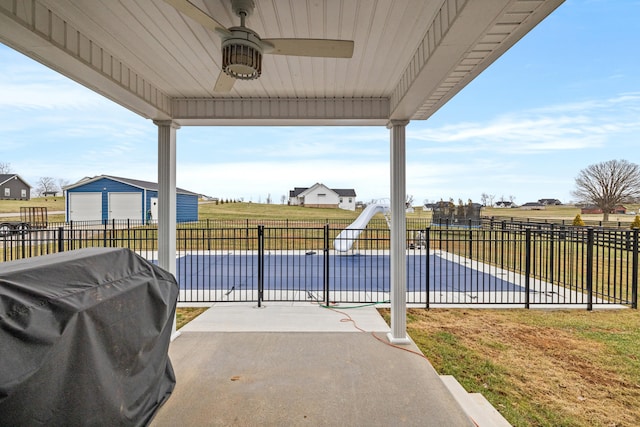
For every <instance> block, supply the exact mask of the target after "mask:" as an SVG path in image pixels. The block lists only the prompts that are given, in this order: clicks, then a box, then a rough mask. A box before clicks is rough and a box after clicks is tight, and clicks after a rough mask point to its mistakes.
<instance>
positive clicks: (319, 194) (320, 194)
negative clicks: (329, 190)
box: [318, 193, 326, 197]
mask: <svg viewBox="0 0 640 427" xmlns="http://www.w3.org/2000/svg"><path fill="white" fill-rule="evenodd" d="M324 196H326V194H325V193H318V197H324Z"/></svg>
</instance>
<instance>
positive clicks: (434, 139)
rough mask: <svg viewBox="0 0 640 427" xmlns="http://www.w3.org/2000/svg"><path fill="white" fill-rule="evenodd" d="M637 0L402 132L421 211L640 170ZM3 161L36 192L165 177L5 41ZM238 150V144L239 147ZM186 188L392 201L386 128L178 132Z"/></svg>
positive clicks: (86, 98) (550, 32) (567, 195)
mask: <svg viewBox="0 0 640 427" xmlns="http://www.w3.org/2000/svg"><path fill="white" fill-rule="evenodd" d="M638 17H640V1H638V0H567V1H566V2H565V3H564V4H563V5H562V6H560V8H559V9H557V10H556V11H555V12H554V13H553V14H552V15H551V16H549V17H548V18H547V19H546V20H545V21H544V22H542V23H541V24H540V25H538V27H536V28H535V29H533V31H531V32H530V33H529V34H528V35H526V36H525V37H524V38H523V39H522V40H521V41H520V42H519V43H518V44H516V46H514V47H513V48H511V49H510V50H509V51H508V52H507V53H505V54H504V55H503V56H502V57H501V58H500V59H498V61H496V62H495V63H494V64H493V65H491V66H490V67H489V68H488V69H487V70H486V71H485V72H484V73H483V74H482V75H480V76H479V77H478V78H477V79H476V80H474V81H473V82H471V83H470V84H469V85H468V86H467V87H466V88H465V89H463V90H462V91H461V92H460V93H459V94H458V95H457V96H456V97H454V98H453V99H452V100H451V101H450V102H449V103H448V104H447V105H446V106H444V107H443V108H442V109H441V110H439V111H438V112H437V113H436V114H435V115H433V116H432V117H431V118H430V119H429V120H426V121H414V122H411V123H410V124H409V126H408V127H407V193H408V194H409V195H412V196H413V198H414V200H415V202H416V203H421V202H423V201H424V200H433V201H435V200H440V199H441V198H442V199H445V200H446V199H449V198H453V199H454V200H456V201H457V200H458V199H462V200H465V201H466V200H468V199H471V200H473V201H480V197H481V194H482V193H487V194H490V195H493V196H495V200H496V201H497V200H500V199H501V198H504V199H505V200H509V199H510V198H513V199H514V201H515V202H516V203H517V204H523V203H526V202H529V201H535V200H538V199H540V198H557V199H560V200H561V201H563V202H565V203H566V202H569V201H571V200H572V196H571V192H572V190H573V189H574V179H575V177H576V176H577V174H578V172H579V171H580V170H581V169H584V168H585V167H587V166H588V165H590V164H593V163H598V162H602V161H606V160H611V159H625V160H628V161H630V162H633V163H638V164H640V54H639V53H638V52H639V47H638V46H640V29H639V28H638ZM0 117H1V118H2V129H1V130H0V162H2V163H9V164H10V166H11V169H12V172H14V173H18V174H19V175H20V176H22V177H23V178H24V179H25V180H26V181H27V182H29V183H30V184H31V185H32V186H35V185H36V184H37V182H38V180H39V179H40V178H41V177H45V176H46V177H53V178H55V179H56V181H60V180H62V181H65V182H67V183H73V182H75V181H77V180H79V179H81V178H82V177H85V176H94V175H100V174H108V175H116V176H123V177H128V178H133V179H142V180H148V181H156V180H157V166H156V161H157V149H156V144H157V128H156V126H155V125H153V123H152V122H151V121H149V120H146V119H143V118H141V117H139V116H137V115H135V114H134V113H131V112H129V111H127V110H125V109H124V108H122V107H119V106H118V105H116V104H113V103H112V102H110V101H108V100H106V99H104V98H102V97H100V96H99V95H96V94H94V93H93V92H91V91H89V90H88V89H85V88H83V87H82V86H80V85H78V84H76V83H74V82H72V81H71V80H69V79H67V78H66V77H64V76H61V75H58V74H56V73H55V72H53V71H51V70H49V69H47V68H46V67H44V66H41V65H40V64H38V63H37V62H34V61H32V60H30V59H29V58H26V57H24V56H23V55H21V54H19V53H17V52H15V51H13V50H12V49H10V48H8V47H6V46H4V45H2V44H0ZM229 141H235V143H233V144H230V143H229ZM177 157H178V167H177V184H178V186H179V187H182V188H185V189H188V190H191V191H194V192H198V193H203V194H207V195H210V196H217V197H223V198H235V199H239V198H242V199H244V200H245V201H253V202H265V201H266V199H267V197H268V196H269V195H270V196H271V198H272V200H273V202H274V203H280V200H281V197H282V196H283V195H286V194H288V191H289V190H290V189H293V187H295V186H311V185H313V184H314V183H316V182H321V183H324V184H325V185H327V186H328V187H331V188H354V189H355V190H356V192H357V194H358V197H357V198H358V200H362V201H370V200H372V199H379V198H388V197H389V133H388V130H387V129H385V128H383V127H365V128H362V127H357V128H355V127H351V128H350V127H328V128H319V127H276V128H267V127H260V128H256V127H247V128H239V127H217V128H203V127H183V128H181V129H180V130H178V147H177Z"/></svg>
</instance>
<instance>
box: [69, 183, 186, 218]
mask: <svg viewBox="0 0 640 427" xmlns="http://www.w3.org/2000/svg"><path fill="white" fill-rule="evenodd" d="M64 190H65V192H66V193H67V198H66V204H67V205H66V219H67V221H110V220H135V221H146V220H147V217H148V215H149V214H150V216H151V219H152V220H153V219H157V218H158V184H156V183H153V182H147V181H140V180H136V179H129V178H120V177H115V176H109V175H100V176H96V177H93V178H85V179H83V180H81V181H79V182H77V183H75V184H72V185H69V186H67V187H65V188H64ZM176 201H177V207H176V208H177V212H176V215H177V221H178V222H188V221H197V220H198V194H196V193H192V192H191V191H187V190H183V189H180V188H177V189H176Z"/></svg>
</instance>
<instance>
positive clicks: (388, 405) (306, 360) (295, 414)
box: [151, 302, 509, 426]
mask: <svg viewBox="0 0 640 427" xmlns="http://www.w3.org/2000/svg"><path fill="white" fill-rule="evenodd" d="M343 306H344V307H341V306H339V305H338V306H336V307H332V308H331V309H327V308H322V307H320V306H318V305H317V304H311V303H274V302H271V303H265V304H264V305H263V307H260V308H258V307H257V306H256V304H255V303H244V304H242V303H217V304H214V305H213V306H212V307H211V308H210V309H208V310H207V311H205V312H204V313H203V314H201V315H200V316H199V317H198V318H196V319H195V320H193V321H191V322H190V323H189V324H187V325H186V326H184V327H183V328H182V329H181V330H180V335H179V336H178V337H177V338H175V339H174V341H173V342H172V343H171V345H170V348H169V355H170V357H171V361H172V364H173V367H174V370H175V372H176V377H177V384H176V388H175V390H174V392H173V394H172V396H171V397H170V398H169V400H168V401H167V402H166V403H165V404H164V405H163V406H162V407H161V408H160V410H159V411H158V413H157V414H156V416H155V418H154V419H153V421H152V423H151V425H152V426H175V425H182V426H203V425H211V426H257V425H260V426H297V425H309V426H345V425H348V426H361V425H366V426H378V425H379V426H389V425H394V424H399V425H407V426H413V425H415V426H474V425H480V426H485V425H486V426H489V425H497V426H501V425H509V424H508V423H507V422H506V421H505V420H504V418H502V417H501V416H500V415H499V414H498V413H497V411H495V409H493V408H492V407H491V406H490V405H488V404H487V403H486V401H484V402H481V403H478V402H477V399H474V398H469V397H470V396H472V395H470V394H468V393H466V392H464V390H462V388H461V387H459V384H457V382H455V379H452V378H450V377H440V376H439V375H438V374H437V373H436V372H435V370H434V369H433V367H432V366H431V364H430V363H429V362H428V360H427V359H426V358H425V357H424V356H423V355H422V353H421V352H420V350H419V349H418V348H417V347H416V346H415V345H414V344H413V343H410V344H409V345H404V346H392V345H390V344H389V343H388V340H387V338H386V335H387V333H388V332H389V327H388V326H387V324H386V323H385V322H384V320H383V319H382V317H381V316H380V315H379V314H378V312H377V310H376V309H375V307H373V306H367V307H360V308H347V307H346V305H343ZM350 307H353V306H351V305H350ZM475 397H476V398H477V396H475ZM483 406H484V409H483V410H481V407H483Z"/></svg>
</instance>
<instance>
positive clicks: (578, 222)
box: [573, 214, 585, 227]
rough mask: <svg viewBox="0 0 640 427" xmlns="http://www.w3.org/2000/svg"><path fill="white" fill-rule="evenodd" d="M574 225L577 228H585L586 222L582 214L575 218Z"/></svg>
mask: <svg viewBox="0 0 640 427" xmlns="http://www.w3.org/2000/svg"><path fill="white" fill-rule="evenodd" d="M573 225H575V226H577V227H584V225H585V224H584V221H583V220H582V217H581V216H580V214H577V215H576V217H575V218H573Z"/></svg>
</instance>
